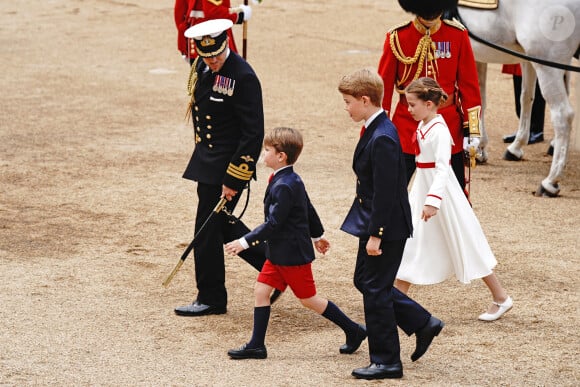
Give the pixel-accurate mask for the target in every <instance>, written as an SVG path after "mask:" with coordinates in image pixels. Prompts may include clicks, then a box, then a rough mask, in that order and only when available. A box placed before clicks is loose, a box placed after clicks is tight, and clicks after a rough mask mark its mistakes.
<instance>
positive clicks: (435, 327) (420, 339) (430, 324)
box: [411, 316, 445, 361]
mask: <svg viewBox="0 0 580 387" xmlns="http://www.w3.org/2000/svg"><path fill="white" fill-rule="evenodd" d="M443 326H445V324H444V323H443V321H441V320H439V319H438V318H436V317H433V316H431V317H430V318H429V321H427V324H425V326H424V327H423V328H421V329H419V330H418V331H417V332H415V336H416V338H417V345H416V347H415V352H413V354H412V355H411V360H413V361H417V360H419V358H420V357H421V356H423V355H424V354H425V352H427V349H428V348H429V346H430V345H431V342H432V341H433V339H434V338H435V336H437V335H438V334H439V332H441V329H443Z"/></svg>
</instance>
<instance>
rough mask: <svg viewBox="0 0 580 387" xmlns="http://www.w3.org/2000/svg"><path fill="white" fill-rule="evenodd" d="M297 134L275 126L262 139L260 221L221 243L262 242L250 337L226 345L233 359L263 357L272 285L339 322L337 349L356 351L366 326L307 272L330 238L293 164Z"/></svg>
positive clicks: (233, 248)
mask: <svg viewBox="0 0 580 387" xmlns="http://www.w3.org/2000/svg"><path fill="white" fill-rule="evenodd" d="M302 146H303V141H302V135H301V134H300V132H298V131H297V130H295V129H291V128H275V129H273V130H272V131H271V132H270V133H268V134H267V135H266V136H265V138H264V163H265V164H266V166H267V167H269V168H272V169H273V170H274V173H273V174H272V176H270V181H269V184H268V188H266V195H265V197H264V215H265V219H266V220H265V222H264V223H262V224H261V225H260V226H258V227H256V228H255V229H254V230H252V231H250V232H249V233H247V234H246V235H244V236H243V237H242V238H240V239H238V240H235V241H232V242H230V243H228V244H226V247H225V249H226V251H227V252H228V253H230V254H238V253H240V252H241V251H243V250H244V249H247V248H249V247H250V246H257V245H259V244H261V243H264V242H267V245H266V246H267V247H266V256H267V260H266V262H265V263H264V266H263V267H262V271H261V272H260V274H259V275H258V279H257V281H256V286H255V288H254V295H255V307H254V329H253V333H252V338H251V339H250V341H249V342H248V343H246V344H244V345H242V346H241V347H240V348H238V349H231V350H229V351H228V355H229V356H230V357H231V358H232V359H265V358H266V357H267V353H266V346H265V345H264V339H265V336H266V330H267V328H268V320H269V318H270V294H271V293H272V290H273V289H278V290H280V291H284V290H285V289H286V287H288V286H290V289H292V291H293V292H294V294H295V295H296V297H297V298H298V299H299V300H300V302H301V303H302V305H304V306H305V307H307V308H309V309H312V310H313V311H315V312H316V313H318V314H321V315H322V316H323V317H325V318H327V319H329V320H330V321H332V322H333V323H335V324H336V325H338V326H339V327H340V328H342V330H343V331H344V333H345V334H346V344H344V345H342V346H341V347H340V353H348V354H351V353H353V352H355V351H356V350H357V349H358V348H359V346H360V345H361V343H362V342H363V340H364V339H365V338H366V329H365V327H364V326H362V325H359V324H357V323H355V322H354V321H352V320H351V319H350V318H348V317H347V316H346V315H345V314H344V313H343V312H342V311H341V310H340V309H339V308H338V307H337V306H336V305H335V304H334V303H332V302H331V301H328V300H327V299H325V298H323V297H321V296H319V295H318V294H317V293H316V286H315V284H314V278H313V276H312V268H311V264H312V261H313V260H314V258H315V257H314V249H313V248H312V243H313V242H314V246H315V247H316V250H318V252H320V253H322V254H325V253H326V252H327V251H328V249H329V248H330V243H329V242H328V240H327V239H326V238H324V236H323V233H324V228H323V226H322V223H321V221H320V218H319V217H318V214H317V213H316V210H315V209H314V207H313V206H312V203H311V202H310V199H309V198H308V194H307V193H306V189H305V187H304V183H303V182H302V179H300V176H298V175H297V174H296V173H295V172H294V168H293V164H294V163H295V162H296V160H297V159H298V156H299V155H300V152H301V151H302Z"/></svg>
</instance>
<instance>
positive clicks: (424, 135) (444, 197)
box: [397, 115, 497, 285]
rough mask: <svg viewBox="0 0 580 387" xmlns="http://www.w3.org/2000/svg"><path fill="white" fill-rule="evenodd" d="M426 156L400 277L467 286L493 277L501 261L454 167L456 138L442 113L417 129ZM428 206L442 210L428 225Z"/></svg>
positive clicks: (413, 195) (420, 158) (414, 192)
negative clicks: (451, 279) (425, 211)
mask: <svg viewBox="0 0 580 387" xmlns="http://www.w3.org/2000/svg"><path fill="white" fill-rule="evenodd" d="M417 141H418V143H419V147H420V154H419V155H417V157H416V162H417V171H416V173H415V180H414V182H413V186H412V187H411V191H410V192H409V201H410V203H411V214H412V217H413V229H414V230H413V236H412V237H411V238H409V239H408V240H407V244H406V245H405V251H404V253H403V260H402V262H401V266H400V268H399V272H398V273H397V278H399V279H401V280H404V281H407V282H410V283H412V284H418V285H428V284H435V283H439V282H442V281H444V280H446V279H448V278H449V277H451V276H452V275H455V277H456V278H457V279H458V280H459V281H460V282H462V283H469V282H470V281H471V280H473V279H478V278H482V277H485V276H487V275H489V274H491V273H492V269H493V268H494V267H495V265H496V264H497V261H496V259H495V257H494V255H493V252H492V251H491V248H490V247H489V244H488V242H487V239H486V237H485V235H484V233H483V230H482V229H481V225H480V224H479V221H478V220H477V217H476V216H475V213H474V212H473V209H472V208H471V205H470V204H469V202H468V201H467V198H466V197H465V194H464V193H463V190H462V189H461V186H460V185H459V182H458V181H457V178H456V177H455V174H454V173H453V170H452V169H451V166H450V164H449V161H450V158H451V145H452V144H453V140H452V138H451V135H450V133H449V129H448V127H447V124H446V123H445V120H444V119H443V117H441V115H437V117H435V118H434V119H432V120H431V121H429V122H428V123H426V124H423V121H421V122H420V123H419V127H418V128H417ZM425 204H429V205H432V206H434V207H437V208H439V211H437V215H435V216H433V217H431V218H430V219H429V220H428V221H427V222H425V221H424V220H421V213H422V211H423V206H424V205H425Z"/></svg>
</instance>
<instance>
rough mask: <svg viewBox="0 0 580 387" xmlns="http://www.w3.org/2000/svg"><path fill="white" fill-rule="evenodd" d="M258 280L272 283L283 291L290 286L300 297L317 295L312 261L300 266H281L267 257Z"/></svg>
mask: <svg viewBox="0 0 580 387" xmlns="http://www.w3.org/2000/svg"><path fill="white" fill-rule="evenodd" d="M258 282H261V283H263V284H266V285H270V286H272V287H273V288H276V289H278V290H280V291H282V292H283V291H284V290H286V287H288V286H290V289H292V292H294V295H295V296H296V297H298V298H299V299H304V298H310V297H313V296H315V295H316V285H315V284H314V277H313V276H312V264H310V263H308V264H306V265H298V266H280V265H274V264H273V263H272V262H270V260H269V259H267V260H266V262H264V266H263V267H262V271H260V274H258Z"/></svg>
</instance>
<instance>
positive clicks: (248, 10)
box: [240, 4, 252, 21]
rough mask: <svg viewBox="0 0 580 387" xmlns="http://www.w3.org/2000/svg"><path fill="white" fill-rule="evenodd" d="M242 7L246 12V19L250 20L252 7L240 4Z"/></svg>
mask: <svg viewBox="0 0 580 387" xmlns="http://www.w3.org/2000/svg"><path fill="white" fill-rule="evenodd" d="M240 9H241V10H242V12H243V13H244V21H248V20H250V18H251V17H252V7H250V6H249V5H245V4H240Z"/></svg>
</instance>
